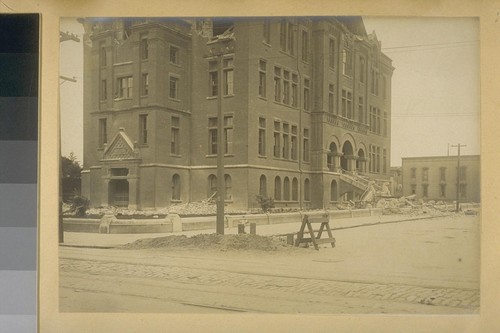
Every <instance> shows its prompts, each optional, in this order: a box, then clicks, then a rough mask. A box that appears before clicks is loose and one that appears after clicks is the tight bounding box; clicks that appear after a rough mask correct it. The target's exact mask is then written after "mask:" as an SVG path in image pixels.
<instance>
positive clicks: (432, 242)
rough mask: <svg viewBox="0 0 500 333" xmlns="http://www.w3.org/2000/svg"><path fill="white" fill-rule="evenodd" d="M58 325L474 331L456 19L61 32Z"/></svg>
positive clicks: (476, 215) (178, 23)
mask: <svg viewBox="0 0 500 333" xmlns="http://www.w3.org/2000/svg"><path fill="white" fill-rule="evenodd" d="M59 30H60V31H59V34H60V35H59V42H60V54H59V59H60V60H59V61H60V63H59V114H60V120H61V121H60V124H61V126H60V151H59V156H60V173H59V181H60V198H59V207H60V209H59V223H58V244H59V246H58V278H59V281H58V292H59V295H58V302H59V303H58V310H59V311H60V312H63V313H167V314H168V313H175V314H182V313H187V314H231V313H258V314H262V313H264V314H266V313H267V314H278V313H279V314H410V315H426V314H431V315H436V314H439V315H463V314H467V315H470V314H479V313H480V278H481V276H480V261H481V260H480V259H481V258H480V246H481V239H480V230H481V214H480V212H481V183H480V166H481V165H480V162H481V158H480V154H481V146H480V52H479V49H480V48H479V47H480V43H479V41H480V38H479V33H480V31H479V19H478V18H477V17H407V16H405V17H402V16H401V17H397V16H393V17H375V16H279V17H278V16H266V17H262V16H261V17H256V16H255V17H254V16H249V17H241V16H238V17H228V16H224V17H222V16H221V17H118V16H117V17H84V16H82V17H63V18H61V19H60V26H59Z"/></svg>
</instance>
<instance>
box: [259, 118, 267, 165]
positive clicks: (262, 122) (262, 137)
mask: <svg viewBox="0 0 500 333" xmlns="http://www.w3.org/2000/svg"><path fill="white" fill-rule="evenodd" d="M259 155H260V156H266V119H265V118H259Z"/></svg>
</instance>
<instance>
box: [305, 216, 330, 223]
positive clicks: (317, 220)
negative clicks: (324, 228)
mask: <svg viewBox="0 0 500 333" xmlns="http://www.w3.org/2000/svg"><path fill="white" fill-rule="evenodd" d="M307 222H309V223H325V222H330V219H329V218H328V216H314V217H309V216H308V217H307Z"/></svg>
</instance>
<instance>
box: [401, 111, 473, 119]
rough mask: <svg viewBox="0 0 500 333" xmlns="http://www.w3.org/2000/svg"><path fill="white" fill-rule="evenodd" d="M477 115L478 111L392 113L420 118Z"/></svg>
mask: <svg viewBox="0 0 500 333" xmlns="http://www.w3.org/2000/svg"><path fill="white" fill-rule="evenodd" d="M476 116H479V113H478V112H474V113H429V114H426V113H413V114H392V117H398V118H399V117H401V118H402V117H408V118H420V117H476Z"/></svg>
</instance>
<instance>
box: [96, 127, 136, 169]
mask: <svg viewBox="0 0 500 333" xmlns="http://www.w3.org/2000/svg"><path fill="white" fill-rule="evenodd" d="M138 158H139V152H138V151H136V150H135V149H134V144H133V142H132V140H130V138H129V137H128V135H127V134H125V129H124V128H120V131H119V132H118V133H117V134H116V135H115V137H114V138H113V140H112V141H111V143H110V144H109V145H108V146H107V147H106V149H105V150H104V155H103V157H102V160H103V161H113V160H136V159H138Z"/></svg>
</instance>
